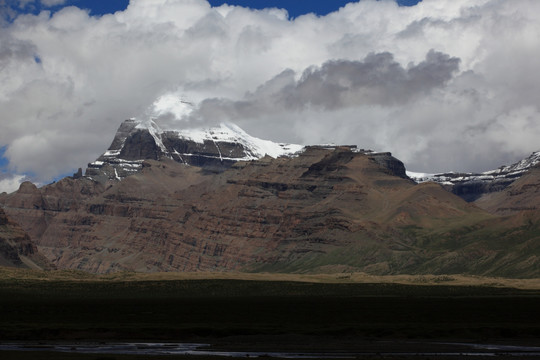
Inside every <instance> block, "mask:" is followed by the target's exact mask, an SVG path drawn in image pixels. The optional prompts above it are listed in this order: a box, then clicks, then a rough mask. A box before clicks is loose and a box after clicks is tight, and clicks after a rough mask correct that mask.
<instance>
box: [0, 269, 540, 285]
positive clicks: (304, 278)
mask: <svg viewBox="0 0 540 360" xmlns="http://www.w3.org/2000/svg"><path fill="white" fill-rule="evenodd" d="M0 279H2V280H43V281H166V280H206V279H208V280H219V279H222V280H252V281H298V282H313V283H359V284H361V283H364V284H369V283H371V284H372V283H377V284H404V285H433V286H437V285H454V286H485V287H507V288H515V289H524V290H525V289H530V290H539V289H540V278H535V279H508V278H494V277H483V276H469V275H384V276H383V275H369V274H365V273H356V272H353V273H332V274H283V273H240V272H165V273H136V272H118V273H112V274H107V275H95V274H90V273H86V272H83V271H76V270H59V271H38V270H28V269H15V268H8V267H0Z"/></svg>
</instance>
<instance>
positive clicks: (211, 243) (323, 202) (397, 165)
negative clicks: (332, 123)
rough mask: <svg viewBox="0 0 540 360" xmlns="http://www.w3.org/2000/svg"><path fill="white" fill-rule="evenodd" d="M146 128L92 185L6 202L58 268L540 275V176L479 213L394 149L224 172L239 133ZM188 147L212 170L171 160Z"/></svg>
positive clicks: (94, 170) (347, 149) (34, 192)
mask: <svg viewBox="0 0 540 360" xmlns="http://www.w3.org/2000/svg"><path fill="white" fill-rule="evenodd" d="M139 125H140V123H138V122H136V121H133V120H130V121H129V122H124V123H122V125H121V126H120V128H119V131H118V132H117V135H116V136H115V138H114V140H113V142H112V144H111V146H110V147H109V150H107V152H105V153H104V154H103V155H102V157H100V159H98V160H97V161H98V162H99V163H98V164H97V165H96V166H95V167H92V166H89V168H88V169H87V170H86V174H85V175H84V176H83V175H82V171H80V172H78V173H77V174H75V175H74V176H72V177H66V178H64V179H62V180H60V181H58V182H56V183H54V184H50V185H47V186H44V187H41V188H37V187H35V186H34V185H33V184H31V183H24V184H22V185H21V187H20V189H19V190H18V191H17V192H15V193H12V194H2V196H0V203H1V204H2V206H3V209H4V210H5V212H6V213H7V214H8V215H9V216H10V218H12V219H15V220H16V221H17V222H18V223H19V224H20V225H21V227H22V229H23V230H24V231H25V232H26V233H27V234H28V235H29V236H30V238H31V240H32V241H33V242H34V243H35V244H36V245H37V248H38V250H39V252H40V253H42V254H43V255H44V256H46V257H47V259H48V260H49V261H50V262H51V263H53V264H54V265H55V266H56V267H58V268H59V269H79V270H84V271H88V272H94V273H109V272H116V271H138V272H161V271H224V272H228V271H248V272H261V271H262V272H299V273H305V272H307V273H328V272H364V273H367V274H374V275H389V274H457V273H461V274H469V275H482V276H509V277H529V276H537V275H538V265H539V263H540V260H539V259H540V242H539V241H537V240H538V239H540V215H539V213H538V211H537V208H536V204H537V198H536V197H535V196H531V194H536V189H537V188H540V185H539V184H540V174H539V172H537V171H531V170H530V169H528V170H527V171H526V172H524V174H525V175H524V176H522V177H520V180H519V181H516V182H515V183H513V184H510V185H509V186H507V187H505V188H504V189H502V190H501V191H499V192H498V193H497V194H498V196H493V199H492V200H490V201H489V202H488V201H486V202H485V203H480V202H479V201H477V202H474V203H472V202H466V201H465V200H464V199H462V198H460V197H458V196H456V195H455V194H453V193H452V192H450V191H447V189H445V188H444V187H443V186H442V185H440V184H437V183H434V182H425V183H421V184H416V183H415V182H414V181H413V180H411V179H410V178H409V177H408V176H407V173H406V169H405V166H404V165H403V163H402V162H401V161H400V160H398V159H396V158H394V157H393V156H392V155H391V154H390V153H374V152H372V151H368V150H362V149H360V150H359V149H358V148H357V147H356V146H351V145H347V146H335V145H319V146H305V147H302V151H298V152H294V153H293V152H289V153H286V154H287V155H288V156H276V157H272V156H268V155H266V156H261V157H260V158H257V159H252V158H249V160H244V161H232V160H231V161H230V163H224V161H225V160H227V159H226V157H224V156H223V152H222V151H223V149H229V150H230V151H231V153H232V152H234V151H237V152H234V156H237V157H238V158H246V157H247V156H248V155H249V154H248V150H249V146H247V145H246V146H244V145H242V146H239V144H240V141H232V142H230V143H229V145H223V144H225V141H222V140H223V139H224V138H226V136H228V135H223V134H227V131H223V133H222V134H217V135H216V133H215V132H214V134H211V133H209V132H205V133H204V134H202V135H201V134H199V135H198V138H196V139H194V138H193V137H190V138H187V137H180V136H178V133H177V132H173V133H174V134H173V135H167V134H168V132H167V131H163V130H160V129H158V128H155V129H154V130H155V132H154V133H152V131H153V130H152V131H151V130H148V124H142V125H140V126H139ZM150 125H151V124H150ZM138 126H139V127H138ZM229 129H230V128H229ZM233 130H234V129H233ZM236 133H238V131H236ZM192 134H193V132H192ZM214 135H215V137H216V138H215V139H214V138H213V136H214ZM222 135H223V136H222ZM168 136H170V137H168ZM208 136H209V137H208ZM220 136H222V137H220ZM156 137H158V139H156ZM244 138H245V136H244ZM216 141H217V142H218V143H219V144H218V145H216V144H215V142H216ZM160 142H161V144H160ZM171 144H173V145H172V146H171ZM197 144H198V145H197ZM181 146H185V147H186V148H189V147H192V148H194V149H199V150H197V151H201V152H202V155H203V156H202V157H200V158H204V159H208V158H210V159H212V162H203V163H197V164H198V165H197V164H189V163H187V162H186V161H181V160H180V157H174V156H169V155H171V154H174V150H176V151H177V152H178V153H179V154H182V153H181V152H180V151H178V150H180V147H181ZM197 146H199V148H196V147H197ZM227 146H229V148H227ZM277 146H280V147H281V145H279V144H278V145H277ZM165 150H166V151H165ZM281 150H284V151H288V150H290V148H289V149H284V148H283V147H281ZM219 152H221V158H220V157H219V156H220V154H219ZM190 153H191V154H196V153H195V152H190ZM209 154H210V155H209ZM212 154H213V155H212ZM253 154H254V153H251V155H249V156H253V157H255V156H254V155H253ZM260 155H261V153H259V156H260ZM200 158H199V159H200ZM194 159H196V157H194ZM216 159H217V161H218V162H214V161H215V160H216ZM179 160H180V161H179ZM197 161H198V160H197ZM129 162H132V163H135V164H137V169H135V170H133V169H131V168H129V166H127V167H126V166H125V164H126V163H129ZM199 165H201V166H199ZM126 169H128V170H126ZM122 171H123V172H122ZM120 180H121V181H120ZM537 185H538V186H537ZM526 198H528V199H530V204H527V203H526V200H525V199H526ZM509 199H510V200H509ZM508 204H511V206H510V207H511V208H512V209H511V211H507V210H504V209H506V208H508V206H507V205H508ZM486 209H487V210H489V211H487V210H486ZM501 209H503V210H501Z"/></svg>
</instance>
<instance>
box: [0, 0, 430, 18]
mask: <svg viewBox="0 0 540 360" xmlns="http://www.w3.org/2000/svg"><path fill="white" fill-rule="evenodd" d="M57 1H58V2H60V1H61V0H57ZM419 1H421V0H397V3H398V4H399V5H401V6H412V5H416V4H417V3H418V2H419ZM349 2H352V1H350V0H324V1H313V0H227V1H224V0H209V3H210V5H212V6H220V5H222V4H224V3H226V4H229V5H240V6H243V7H250V8H253V9H264V8H268V7H277V8H281V9H286V10H287V11H288V13H289V16H290V17H292V18H295V17H297V16H300V15H304V14H307V13H315V14H317V15H326V14H328V13H330V12H333V11H335V10H337V9H339V8H340V7H342V6H344V5H346V4H347V3H349ZM7 3H8V4H11V7H12V8H14V9H17V11H18V12H22V13H32V14H36V13H39V12H40V11H41V10H44V9H45V10H50V11H52V12H55V11H58V10H60V9H62V8H63V7H66V6H76V7H78V8H81V9H88V10H90V15H94V16H99V15H104V14H109V13H114V12H116V11H123V10H125V9H126V7H127V6H128V4H129V0H104V1H96V0H67V1H65V2H64V3H63V4H61V5H52V6H45V5H42V4H41V2H38V1H35V0H34V1H32V0H30V1H29V2H26V3H25V4H24V5H22V9H21V5H20V3H19V1H18V0H7Z"/></svg>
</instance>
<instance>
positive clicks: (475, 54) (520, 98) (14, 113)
mask: <svg viewBox="0 0 540 360" xmlns="http://www.w3.org/2000/svg"><path fill="white" fill-rule="evenodd" d="M41 2H42V3H43V4H45V5H47V4H49V5H50V6H53V5H59V4H60V3H61V2H60V1H56V0H50V1H41ZM538 33H540V2H538V1H535V0H514V1H511V2H510V1H500V0H423V1H422V2H420V3H419V4H418V5H416V6H413V7H400V6H398V5H397V4H396V3H395V2H394V1H391V0H385V1H374V0H362V1H360V2H357V3H349V4H348V5H346V6H345V7H343V8H341V9H340V10H339V11H336V12H333V13H330V14H328V15H326V16H320V17H318V16H315V15H313V14H310V15H305V16H300V17H297V18H295V19H289V17H288V15H287V13H286V11H284V10H279V9H266V10H252V9H247V8H243V7H239V6H228V5H222V6H220V7H217V8H213V7H211V6H210V5H209V4H208V2H206V1H205V0H167V1H166V0H151V1H149V0H131V2H130V4H129V6H128V7H127V9H126V10H125V11H120V12H117V13H115V14H108V15H104V16H90V15H89V13H88V11H85V10H81V9H78V8H76V7H65V8H63V9H62V10H60V11H58V12H55V13H54V14H51V13H50V12H48V11H42V12H41V13H40V14H38V15H19V16H18V17H16V18H14V20H13V21H11V22H10V23H7V24H3V27H2V31H1V32H0V108H1V109H2V119H1V126H2V131H1V132H0V146H7V149H6V151H5V154H4V156H5V157H6V158H7V159H9V167H10V171H12V172H15V173H20V174H22V173H31V174H34V175H35V179H36V180H38V181H39V182H46V181H49V180H51V179H52V178H55V177H57V176H58V175H59V174H65V173H70V172H73V170H74V169H76V168H78V167H84V166H85V165H86V163H87V162H90V161H92V160H94V159H95V158H96V157H97V156H98V155H99V154H100V153H102V152H103V151H104V150H105V149H106V148H107V146H108V145H109V143H110V141H111V140H112V136H113V135H114V131H115V130H116V128H117V127H118V125H119V123H120V122H121V121H122V120H123V119H126V118H129V117H133V116H136V117H144V116H154V115H155V114H153V113H152V111H154V112H155V104H156V102H157V101H159V99H169V100H170V99H175V98H178V99H179V98H180V96H181V94H184V95H185V96H186V98H188V99H189V101H190V102H193V103H194V105H195V106H194V109H193V111H191V113H189V112H185V113H184V112H181V111H180V112H178V111H177V112H176V113H175V111H172V112H171V111H169V112H167V111H161V112H160V113H159V114H157V117H158V120H157V121H161V122H162V123H163V125H167V126H174V127H182V126H196V125H198V124H206V123H216V122H221V121H227V120H228V121H232V122H234V123H237V124H238V125H239V126H241V127H243V128H244V129H245V130H246V131H247V132H248V133H251V134H252V135H254V136H258V137H262V138H268V139H271V140H276V141H294V142H301V143H306V144H309V143H319V142H334V143H350V144H358V145H359V146H360V147H364V148H368V147H369V148H373V149H375V150H381V151H392V152H393V153H394V155H395V156H397V157H398V158H400V159H402V160H403V161H404V162H405V164H406V166H407V168H409V169H411V170H415V171H445V170H458V171H468V170H469V171H473V170H474V171H480V170H486V169H490V168H493V167H496V166H499V165H502V164H503V163H505V162H506V163H508V162H512V161H514V160H517V159H519V158H520V157H523V156H526V155H528V153H530V152H532V151H535V150H539V146H538V142H537V140H536V139H538V136H539V135H540V110H539V105H538V101H537V99H538V98H539V95H540V71H538V65H537V61H536V59H537V58H538V56H539V55H540V38H539V37H538V36H537V35H538ZM179 95H180V96H179ZM169 100H167V101H169ZM168 104H169V103H168ZM169 105H170V104H169ZM169 105H167V106H169ZM169 107H171V108H174V106H173V105H170V106H169ZM152 109H154V110H152ZM162 110H163V109H162Z"/></svg>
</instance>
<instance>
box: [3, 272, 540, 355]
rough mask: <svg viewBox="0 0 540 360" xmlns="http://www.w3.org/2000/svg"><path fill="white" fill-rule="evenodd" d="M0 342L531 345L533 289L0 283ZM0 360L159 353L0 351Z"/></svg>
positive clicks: (535, 317)
mask: <svg viewBox="0 0 540 360" xmlns="http://www.w3.org/2000/svg"><path fill="white" fill-rule="evenodd" d="M0 339H1V342H2V343H4V344H5V343H13V342H23V343H33V344H36V343H41V344H45V345H46V344H48V343H80V342H98V343H99V342H104V343H109V342H110V343H114V342H119V341H128V342H129V341H134V342H194V343H207V344H211V347H210V349H220V350H229V351H245V352H250V351H269V352H270V351H273V352H275V351H290V352H335V351H342V352H349V353H354V354H356V355H355V356H356V357H358V358H363V357H362V356H361V355H359V353H363V352H369V353H372V352H373V353H384V352H392V351H394V352H396V353H397V352H402V351H403V352H419V351H422V352H426V353H427V352H433V353H439V352H443V350H445V349H446V350H448V348H449V347H451V348H452V351H455V350H456V349H457V348H459V346H455V345H451V346H450V345H445V343H448V342H451V343H462V342H467V343H480V344H505V345H521V346H524V345H529V346H530V345H532V346H540V340H539V339H540V291H538V290H517V289H509V288H491V287H471V286H418V285H416V286H414V285H399V284H358V283H356V284H355V283H344V284H338V283H334V284H329V283H326V284H325V283H307V282H287V281H245V280H164V281H92V280H84V281H57V280H52V281H51V280H21V279H18V280H0ZM463 349H464V350H463V351H469V350H470V348H469V347H464V348H463ZM467 349H468V350H467ZM374 356H375V355H370V356H367V355H366V357H369V358H373V357H374ZM379 357H384V356H382V355H381V356H379ZM0 358H2V359H53V358H54V359H84V360H86V359H118V360H120V359H154V358H163V357H152V356H143V357H136V356H123V355H92V354H90V355H88V354H87V355H75V354H60V355H59V354H57V353H56V354H52V353H48V352H7V351H4V352H0ZM174 358H177V357H175V356H169V357H166V359H174ZM181 358H183V359H185V358H186V357H181ZM203 358H204V357H195V359H203ZM391 358H409V357H407V356H406V355H403V356H402V357H400V356H398V355H393V356H392V357H391ZM414 358H416V359H418V358H429V356H424V357H421V356H416V357H414ZM436 358H437V359H443V358H445V357H442V356H437V357H436ZM454 358H455V356H454ZM475 358H478V357H475ZM523 358H525V357H520V359H523Z"/></svg>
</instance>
